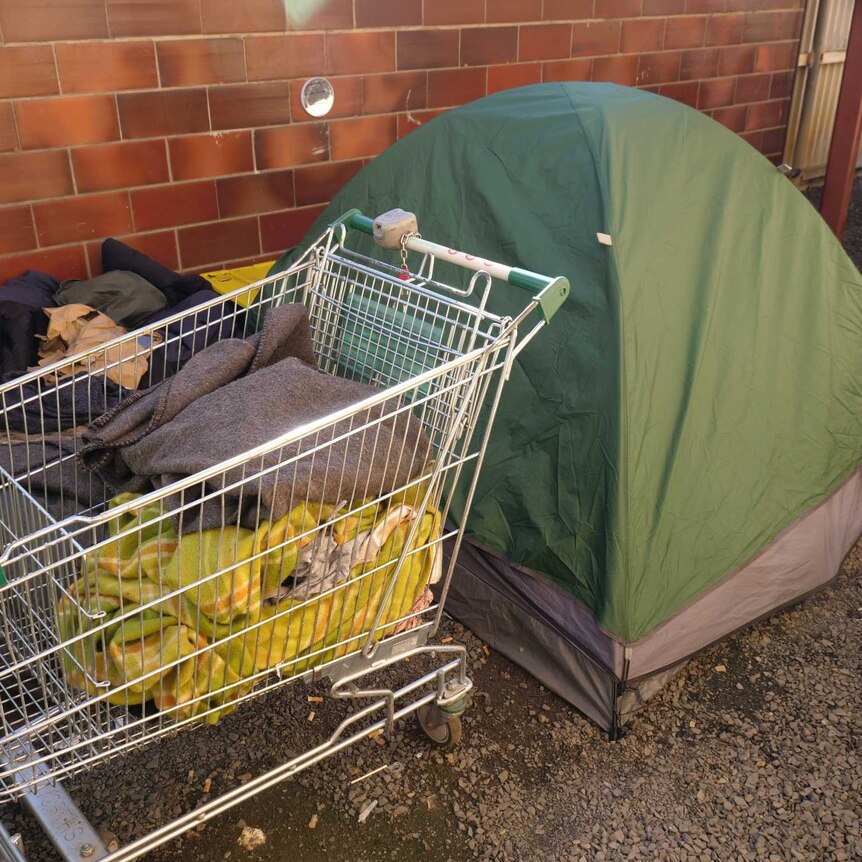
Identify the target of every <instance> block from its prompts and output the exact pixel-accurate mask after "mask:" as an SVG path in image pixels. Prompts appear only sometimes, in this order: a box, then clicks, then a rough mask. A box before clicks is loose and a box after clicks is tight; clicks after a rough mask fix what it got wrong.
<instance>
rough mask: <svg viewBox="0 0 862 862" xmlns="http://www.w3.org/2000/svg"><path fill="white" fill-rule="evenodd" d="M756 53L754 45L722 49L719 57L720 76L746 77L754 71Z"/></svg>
mask: <svg viewBox="0 0 862 862" xmlns="http://www.w3.org/2000/svg"><path fill="white" fill-rule="evenodd" d="M755 53H756V49H755V47H754V46H753V45H734V46H733V47H730V48H722V49H721V51H720V52H719V55H718V74H719V75H722V76H724V75H745V74H747V73H748V72H751V71H753V69H754V55H755Z"/></svg>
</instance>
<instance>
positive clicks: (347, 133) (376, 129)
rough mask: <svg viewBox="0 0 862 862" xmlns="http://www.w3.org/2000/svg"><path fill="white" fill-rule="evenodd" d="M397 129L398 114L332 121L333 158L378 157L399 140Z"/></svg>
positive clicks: (330, 141) (330, 142) (330, 131)
mask: <svg viewBox="0 0 862 862" xmlns="http://www.w3.org/2000/svg"><path fill="white" fill-rule="evenodd" d="M483 71H484V70H483ZM483 90H484V87H483ZM483 95H484V93H483ZM397 131H398V129H397V122H396V118H395V115H394V114H387V115H381V116H377V117H358V118H356V119H352V120H336V121H335V122H334V123H330V124H329V146H330V149H331V150H332V159H333V161H335V160H341V159H360V158H363V157H367V156H376V155H377V154H378V153H382V152H383V150H385V149H386V148H387V147H390V146H392V144H394V143H395V140H396V137H397Z"/></svg>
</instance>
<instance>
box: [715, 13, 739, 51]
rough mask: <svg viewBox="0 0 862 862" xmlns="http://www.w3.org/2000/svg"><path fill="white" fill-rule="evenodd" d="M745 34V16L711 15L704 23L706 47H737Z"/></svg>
mask: <svg viewBox="0 0 862 862" xmlns="http://www.w3.org/2000/svg"><path fill="white" fill-rule="evenodd" d="M744 34H745V15H743V14H733V15H712V16H711V17H710V19H709V20H708V21H707V23H706V44H707V45H738V44H739V43H740V42H742V37H743V35H744Z"/></svg>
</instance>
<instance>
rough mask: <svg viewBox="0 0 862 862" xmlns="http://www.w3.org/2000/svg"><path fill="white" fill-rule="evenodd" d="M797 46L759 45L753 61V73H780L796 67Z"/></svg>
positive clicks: (787, 44) (794, 44)
mask: <svg viewBox="0 0 862 862" xmlns="http://www.w3.org/2000/svg"><path fill="white" fill-rule="evenodd" d="M798 53H799V45H797V43H796V42H789V43H785V44H783V45H760V46H759V47H758V48H757V55H756V58H755V60H754V71H755V72H781V71H784V70H786V69H792V68H793V67H794V66H795V65H796V56H797V54H798Z"/></svg>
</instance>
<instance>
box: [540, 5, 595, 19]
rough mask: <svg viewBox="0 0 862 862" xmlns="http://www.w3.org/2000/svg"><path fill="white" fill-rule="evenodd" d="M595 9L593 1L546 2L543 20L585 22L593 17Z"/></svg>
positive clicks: (543, 9)
mask: <svg viewBox="0 0 862 862" xmlns="http://www.w3.org/2000/svg"><path fill="white" fill-rule="evenodd" d="M598 2H599V3H601V2H602V0H598ZM593 7H594V2H593V0H545V3H544V6H543V8H542V18H544V19H545V21H583V20H585V19H588V18H592V17H593Z"/></svg>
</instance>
